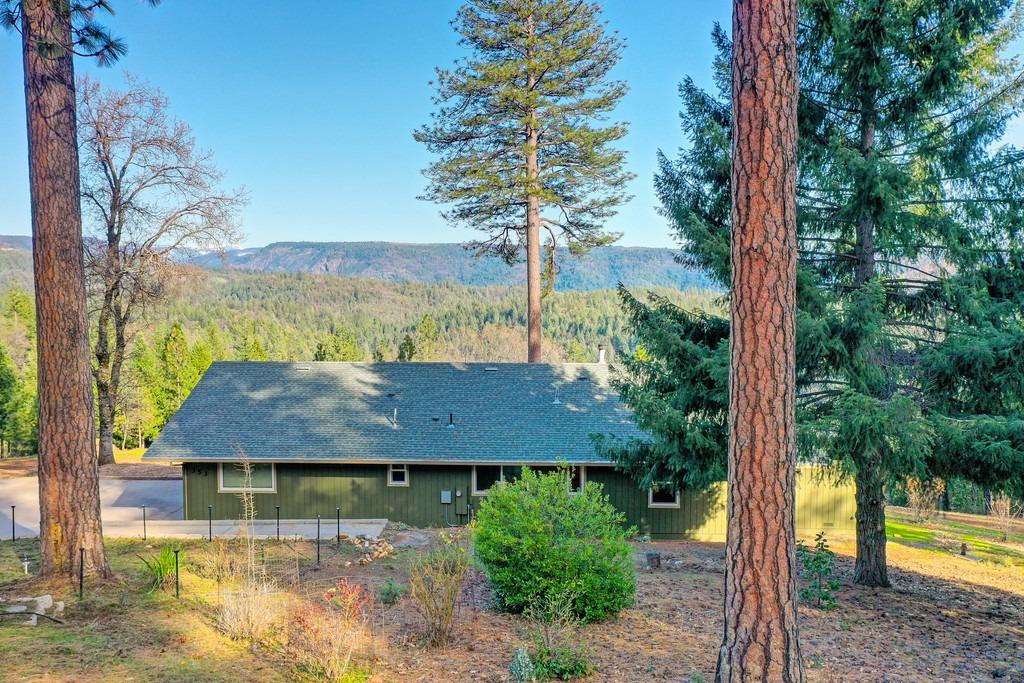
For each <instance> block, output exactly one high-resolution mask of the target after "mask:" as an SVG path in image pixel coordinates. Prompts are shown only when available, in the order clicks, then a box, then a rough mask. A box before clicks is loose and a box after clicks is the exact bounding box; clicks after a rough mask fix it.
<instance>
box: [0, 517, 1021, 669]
mask: <svg viewBox="0 0 1024 683" xmlns="http://www.w3.org/2000/svg"><path fill="white" fill-rule="evenodd" d="M894 522H895V524H897V525H902V528H901V530H900V533H901V534H907V533H911V534H916V536H915V538H914V539H908V538H899V539H896V538H894V539H893V540H891V541H890V543H889V548H888V549H889V560H890V566H891V576H892V579H893V583H894V587H893V589H891V590H873V589H865V588H860V587H854V586H852V585H851V578H852V567H853V562H852V554H853V543H852V539H844V538H834V539H830V540H831V543H832V546H833V548H834V549H835V550H836V551H837V553H838V554H839V556H838V557H837V572H838V578H839V579H840V581H841V583H842V587H841V588H840V590H839V591H838V599H839V605H840V606H839V608H838V609H837V610H835V611H831V612H819V611H817V610H814V609H809V608H801V611H800V615H801V623H800V635H801V641H802V648H803V654H804V659H805V667H806V670H807V680H808V681H809V682H811V683H814V682H822V683H824V682H827V681H828V682H831V681H844V682H845V681H853V682H859V681H864V682H867V681H883V680H884V681H889V682H891V683H897V682H900V683H903V682H917V681H922V682H923V681H929V682H942V681H949V682H953V681H957V682H960V681H985V680H993V676H995V675H999V676H1000V678H998V679H995V680H999V681H1024V571H1021V567H1020V566H1015V565H1013V564H1011V563H1008V562H1001V561H996V560H986V559H983V558H981V557H977V556H976V557H961V556H959V554H957V553H953V552H950V551H949V550H948V549H947V548H946V547H945V545H943V542H939V541H937V540H936V539H943V538H949V539H954V538H955V537H956V536H957V534H967V535H970V534H971V533H972V532H971V531H970V529H974V528H975V527H974V526H973V525H971V524H969V523H968V522H965V521H963V520H957V521H956V524H966V525H967V526H968V527H970V529H968V530H964V529H962V528H960V527H957V526H952V527H948V528H947V527H943V526H942V520H932V521H930V522H929V523H928V526H913V525H912V524H910V523H909V522H907V521H906V520H903V519H901V518H900V517H899V515H896V516H895V518H894ZM933 526H935V527H936V528H933ZM982 528H983V527H982ZM407 533H408V532H407ZM414 533H416V532H414ZM421 535H422V536H429V535H430V534H429V533H428V532H422V533H421ZM922 539H924V540H922ZM929 539H931V540H929ZM19 543H22V542H19ZM9 545H10V543H9V542H8V543H5V544H3V545H2V546H0V577H2V578H0V595H6V596H10V595H13V593H15V592H16V593H18V594H24V593H35V594H38V593H41V592H43V591H52V592H54V594H55V595H59V596H61V597H63V598H64V599H66V600H67V601H68V603H69V609H68V614H67V617H68V622H69V623H68V625H67V626H57V625H43V626H39V627H36V628H34V629H33V628H27V627H20V626H15V625H12V624H0V661H2V662H3V663H4V668H3V670H2V673H0V679H2V680H11V681H22V680H31V681H47V682H49V681H68V682H69V683H70V682H72V681H74V682H75V683H80V681H82V680H89V681H117V682H118V683H128V682H135V681H153V682H157V681H159V682H163V681H197V680H203V681H229V680H251V681H284V680H294V677H295V675H296V672H295V668H294V663H293V662H291V661H289V659H288V657H287V655H286V654H285V651H284V650H283V648H277V649H275V647H274V646H273V645H272V644H271V645H266V646H263V647H261V648H256V649H255V650H254V648H253V646H252V645H250V644H246V643H244V642H240V641H234V640H231V639H230V638H228V637H227V636H225V635H224V634H223V633H221V632H220V631H218V630H217V628H216V614H217V611H216V609H215V607H213V602H215V596H216V594H217V592H218V586H217V584H218V582H217V581H215V580H214V579H213V578H211V577H210V576H209V575H207V576H205V577H204V576H202V575H200V574H198V573H188V574H186V575H185V576H184V577H183V586H182V600H181V601H180V602H179V601H176V600H175V599H174V596H173V592H156V593H154V594H152V595H147V593H146V586H145V585H144V579H143V577H142V574H141V572H139V569H138V565H139V563H138V560H137V558H136V557H135V553H143V554H146V553H151V552H154V551H155V550H158V549H159V545H160V543H159V542H151V543H150V545H152V546H154V547H153V548H151V549H149V550H147V549H145V548H144V546H143V544H142V542H141V541H128V540H124V541H120V540H119V541H110V542H109V546H110V552H111V558H112V562H113V564H114V567H115V569H116V570H117V571H118V572H119V573H118V577H119V578H118V580H116V581H112V582H108V583H104V584H102V585H90V586H87V599H86V601H85V603H83V604H81V605H79V604H78V603H77V599H76V598H75V597H74V590H73V588H72V587H71V586H67V585H60V584H41V583H40V582H38V581H27V582H26V581H24V580H20V579H16V572H15V569H17V571H20V565H18V566H17V567H13V566H9V565H11V564H12V563H13V561H14V559H15V553H13V552H11V551H10V550H9V549H8V547H7V546H9ZM996 545H998V544H996ZM187 546H188V547H187V548H186V552H187V555H188V557H189V558H191V559H190V562H191V561H192V560H195V561H196V562H197V563H198V562H199V560H200V558H202V557H203V556H204V552H206V551H205V548H206V544H204V543H202V542H198V541H197V542H190V543H189V544H187ZM648 549H654V550H658V551H660V552H661V553H662V554H663V556H664V557H665V558H666V559H670V560H672V561H671V562H663V566H664V567H666V568H664V569H662V570H659V571H655V572H647V571H643V570H641V571H640V572H639V581H638V591H637V601H636V604H635V605H634V606H633V607H631V608H630V609H628V610H626V611H625V612H623V613H622V614H621V615H620V617H619V618H617V619H614V620H612V621H609V622H606V623H600V624H591V625H589V626H587V627H585V628H583V629H582V630H581V633H580V635H581V638H582V639H583V640H584V641H585V642H586V643H587V645H588V650H589V651H590V652H591V653H592V655H593V657H594V658H595V660H596V664H597V673H596V674H595V675H594V676H592V677H591V678H590V679H588V680H591V681H595V682H596V681H600V682H602V683H603V682H609V683H614V682H619V681H628V682H634V681H687V680H691V676H693V679H692V680H701V677H703V679H704V680H712V679H713V673H714V659H715V652H716V650H717V648H718V644H719V638H720V634H721V615H720V610H721V604H722V582H723V575H722V558H723V548H722V546H721V545H720V544H703V543H689V542H659V543H652V544H645V545H642V546H640V545H638V546H637V548H636V550H637V566H638V567H639V566H640V564H641V562H640V558H641V557H642V552H643V551H645V550H648ZM1010 549H1012V547H1011V548H1010ZM24 550H26V548H23V547H21V546H19V547H18V551H19V552H21V551H24ZM296 552H297V553H298V554H299V555H301V558H302V559H301V560H300V563H299V574H300V576H301V584H300V585H299V586H289V585H287V583H285V584H283V585H282V589H283V590H290V591H292V592H294V593H295V594H296V595H297V596H298V597H301V598H306V597H307V596H308V595H309V594H310V591H321V590H323V587H324V586H328V585H331V584H332V582H334V581H335V580H336V578H337V577H340V576H345V577H347V578H348V579H349V581H351V582H352V583H353V584H358V585H361V586H363V587H364V588H365V589H366V590H367V591H368V592H370V594H371V595H375V594H376V588H377V586H379V585H380V584H382V583H383V582H384V581H385V580H387V579H389V578H390V579H392V580H394V581H396V582H398V583H402V584H407V583H408V577H409V571H410V569H411V567H412V566H413V564H414V563H415V562H416V560H417V559H418V558H419V557H421V556H422V554H423V553H424V552H426V549H425V548H422V547H420V548H399V549H398V550H397V552H396V554H394V555H392V556H389V557H386V558H383V559H381V560H378V561H376V562H373V563H371V564H369V565H366V566H360V565H358V564H356V563H352V564H350V565H349V566H345V563H346V562H350V563H351V561H352V559H353V558H354V557H356V556H357V555H358V552H359V551H358V550H357V549H354V548H352V547H351V546H349V545H348V544H342V545H340V546H338V545H334V544H327V543H325V544H324V547H323V562H322V564H321V566H320V567H319V568H317V567H316V566H315V561H314V558H315V550H314V548H313V546H312V545H311V544H308V543H302V544H298V545H296V546H294V550H293V549H291V548H280V553H281V554H287V553H291V554H292V556H294V554H295V553H296ZM4 581H7V582H8V583H7V584H6V585H4ZM11 581H15V583H10V582H11ZM491 599H492V596H491V592H490V589H489V587H488V585H487V582H486V579H485V578H484V577H483V576H481V575H480V574H479V572H477V571H475V570H472V569H471V570H470V571H469V573H468V574H467V577H466V581H465V583H464V586H463V590H462V593H461V597H460V601H459V605H458V609H457V612H456V615H455V627H454V638H453V641H452V643H451V644H450V645H449V646H447V647H445V648H440V649H437V648H429V647H427V646H426V643H425V639H424V635H423V634H424V625H423V622H422V619H421V617H420V616H419V614H418V613H417V611H416V609H415V606H414V605H413V603H412V600H411V599H410V598H409V597H408V596H406V597H403V598H402V599H400V600H399V601H398V602H397V603H396V604H395V605H393V606H390V607H389V606H385V605H383V604H381V603H380V602H379V601H378V602H376V603H375V604H374V605H373V606H372V608H370V609H369V614H368V616H367V625H368V628H370V629H372V631H373V633H374V634H375V638H376V639H377V640H379V641H380V642H381V643H383V646H382V647H381V648H380V649H379V651H378V652H377V653H376V661H375V662H374V663H373V672H374V673H373V677H372V678H371V679H370V680H371V681H374V682H376V683H391V682H398V683H402V682H407V681H408V682H412V681H424V682H426V681H430V682H431V683H433V682H434V681H437V680H442V679H443V680H469V681H481V682H488V681H493V682H495V683H497V682H498V681H506V680H507V666H508V662H509V660H510V659H511V657H512V654H513V653H514V651H515V650H516V648H517V647H520V646H523V645H527V644H528V638H527V633H526V631H525V626H526V625H525V623H524V620H523V619H522V618H521V617H514V616H510V615H507V614H502V613H499V612H496V611H494V610H493V609H492V607H491V604H492V603H491Z"/></svg>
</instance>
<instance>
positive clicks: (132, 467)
mask: <svg viewBox="0 0 1024 683" xmlns="http://www.w3.org/2000/svg"><path fill="white" fill-rule="evenodd" d="M145 452H146V450H145V449H144V448H134V449H129V450H126V451H118V450H115V451H114V460H115V461H116V462H114V464H112V465H103V466H101V467H100V477H101V478H102V479H181V467H180V466H179V465H161V464H155V463H144V462H141V460H140V459H141V458H142V455H143V454H144V453H145ZM37 471H38V468H37V462H36V458H35V456H32V457H28V458H3V459H0V479H14V478H17V477H34V476H36V473H37Z"/></svg>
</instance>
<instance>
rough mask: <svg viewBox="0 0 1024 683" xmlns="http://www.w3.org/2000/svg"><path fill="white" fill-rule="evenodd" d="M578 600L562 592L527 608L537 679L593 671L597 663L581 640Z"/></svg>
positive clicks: (561, 678)
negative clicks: (592, 659)
mask: <svg viewBox="0 0 1024 683" xmlns="http://www.w3.org/2000/svg"><path fill="white" fill-rule="evenodd" d="M575 602H576V596H574V595H572V594H569V593H562V594H559V595H551V596H549V597H548V599H547V600H545V601H544V602H542V603H540V604H535V605H531V606H530V607H529V608H528V609H527V610H526V613H525V614H526V618H527V622H528V623H529V625H530V640H531V641H533V653H532V661H533V671H534V676H535V677H536V678H537V680H538V681H571V680H572V679H574V678H580V677H582V676H589V675H590V674H592V673H594V664H593V662H591V660H590V656H589V654H588V653H587V650H586V648H585V646H584V645H583V644H582V643H581V642H580V639H579V635H578V634H579V626H580V620H579V617H577V616H576V615H575V614H574V612H573V605H574V604H575Z"/></svg>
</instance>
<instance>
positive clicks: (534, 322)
mask: <svg viewBox="0 0 1024 683" xmlns="http://www.w3.org/2000/svg"><path fill="white" fill-rule="evenodd" d="M534 28H535V27H534V18H533V15H530V16H529V17H527V19H526V30H527V32H528V33H529V34H530V35H532V34H533V32H534ZM529 54H530V55H531V56H532V53H529ZM535 85H536V78H535V76H534V75H533V74H532V73H531V74H529V75H528V76H527V89H528V90H532V89H533V87H534V86H535ZM537 126H538V122H537V115H536V112H535V111H531V112H530V120H529V123H528V124H527V127H526V128H527V130H526V182H527V184H528V192H529V194H528V196H527V199H526V328H527V330H526V331H527V355H526V360H527V361H528V362H530V363H540V362H541V354H542V351H541V336H542V335H541V322H540V300H541V279H540V197H539V194H540V160H539V157H538V154H537V145H538V143H539V142H540V133H539V131H538V130H537Z"/></svg>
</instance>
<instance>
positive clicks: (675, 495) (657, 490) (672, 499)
mask: <svg viewBox="0 0 1024 683" xmlns="http://www.w3.org/2000/svg"><path fill="white" fill-rule="evenodd" d="M647 507H650V508H678V507H679V491H676V490H673V489H670V488H668V487H667V486H652V487H651V489H650V491H649V492H648V494H647Z"/></svg>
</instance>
